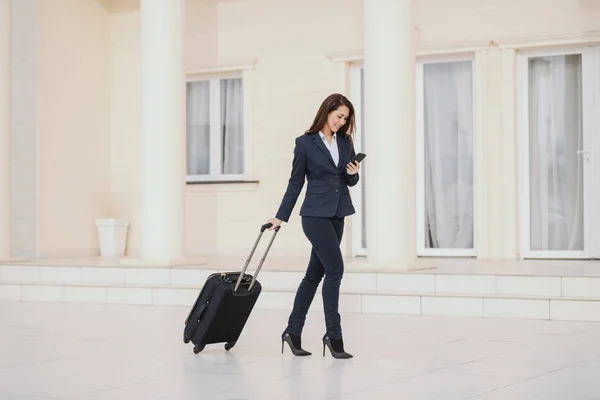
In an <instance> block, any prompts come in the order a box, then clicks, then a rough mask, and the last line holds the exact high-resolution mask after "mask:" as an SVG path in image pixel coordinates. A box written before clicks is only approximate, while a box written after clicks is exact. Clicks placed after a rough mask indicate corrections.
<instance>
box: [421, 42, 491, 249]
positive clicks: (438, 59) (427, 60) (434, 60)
mask: <svg viewBox="0 0 600 400" xmlns="http://www.w3.org/2000/svg"><path fill="white" fill-rule="evenodd" d="M465 61H468V62H471V71H472V76H471V80H472V91H473V94H472V96H473V97H472V98H473V106H472V118H473V166H474V168H473V247H472V248H470V249H454V248H427V247H426V245H425V212H426V210H425V123H424V118H425V92H424V65H425V64H440V63H454V62H465ZM476 68H477V63H476V62H475V54H463V55H449V56H430V57H419V58H418V59H417V65H416V76H415V78H416V79H415V85H416V90H415V101H416V104H415V109H416V114H417V115H416V153H417V154H416V163H417V165H416V166H415V167H416V168H415V170H416V174H417V176H416V185H417V187H416V212H417V215H416V224H417V226H416V230H417V232H416V234H417V237H416V243H417V249H416V250H417V256H418V257H476V256H477V239H478V234H477V227H478V221H477V219H478V213H477V205H478V199H477V183H478V182H479V180H478V179H479V178H478V176H477V165H478V163H477V158H478V157H477V138H478V133H477V130H478V121H477V107H478V101H479V100H480V99H479V98H478V96H477V90H476V89H477V87H476V85H477V82H476V80H477V70H476Z"/></svg>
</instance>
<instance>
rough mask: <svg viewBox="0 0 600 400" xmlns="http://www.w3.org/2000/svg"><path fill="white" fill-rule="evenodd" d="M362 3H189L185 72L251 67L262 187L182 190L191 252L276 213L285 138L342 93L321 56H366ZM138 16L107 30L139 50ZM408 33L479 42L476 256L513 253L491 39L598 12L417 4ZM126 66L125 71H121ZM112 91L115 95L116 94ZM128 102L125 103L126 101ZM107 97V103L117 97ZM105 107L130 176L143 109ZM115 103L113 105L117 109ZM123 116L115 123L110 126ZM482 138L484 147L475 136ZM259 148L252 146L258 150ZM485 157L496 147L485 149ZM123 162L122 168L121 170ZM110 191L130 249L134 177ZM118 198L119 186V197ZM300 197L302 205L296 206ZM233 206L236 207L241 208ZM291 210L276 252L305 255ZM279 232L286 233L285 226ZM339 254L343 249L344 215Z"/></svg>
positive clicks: (511, 191)
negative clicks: (126, 223) (127, 228)
mask: <svg viewBox="0 0 600 400" xmlns="http://www.w3.org/2000/svg"><path fill="white" fill-rule="evenodd" d="M362 23H363V20H362V2H360V1H356V0H352V1H329V2H322V1H315V0H311V1H304V2H287V1H276V0H260V1H254V0H253V1H249V0H248V1H207V0H202V1H200V0H189V1H188V18H187V26H186V40H187V43H186V67H187V69H188V70H189V71H195V70H198V69H203V68H215V67H217V68H218V67H226V66H230V65H247V64H252V63H254V62H255V63H256V64H255V68H254V70H253V76H252V80H251V82H249V84H251V85H252V88H253V109H252V114H251V116H252V120H253V130H252V137H253V139H254V141H253V144H254V148H255V149H256V150H255V152H254V153H253V154H251V155H250V156H251V157H252V158H253V161H254V163H253V165H254V172H255V173H254V176H252V177H249V178H250V179H255V180H258V181H259V182H260V183H259V184H253V183H252V184H231V185H226V184H223V185H193V186H188V205H187V224H188V226H187V248H188V252H189V254H232V253H235V254H238V253H240V254H241V253H244V252H246V251H247V249H248V247H249V246H250V245H251V241H252V240H253V238H254V235H255V233H256V228H257V226H258V225H259V224H260V223H261V222H262V221H264V220H265V219H267V218H268V217H271V216H272V215H274V213H275V210H276V208H277V206H278V205H279V202H280V199H281V196H282V194H283V191H284V190H285V185H286V182H287V178H288V173H289V169H290V164H291V153H292V146H293V138H294V137H295V136H297V135H299V134H301V133H302V132H303V131H304V130H305V129H306V128H307V126H308V124H310V122H311V120H312V117H313V115H314V112H315V110H316V108H317V107H318V105H319V103H320V101H321V100H322V99H323V98H324V97H325V96H326V95H327V94H329V93H331V92H333V91H340V92H343V93H348V85H347V79H348V76H347V69H346V65H345V64H344V63H340V62H335V61H332V60H331V59H330V58H328V56H330V55H340V54H358V55H359V56H358V57H357V58H358V59H360V54H361V53H362V50H363V48H362V31H363V27H362ZM138 24H139V15H138V14H137V12H134V13H129V14H123V15H115V16H113V18H112V34H113V36H118V37H120V38H122V40H123V41H125V42H126V43H130V44H131V45H132V46H133V45H134V44H135V45H136V46H138V47H139V33H138V32H139V30H138ZM415 26H416V28H417V29H418V38H419V49H420V51H422V52H423V51H432V52H436V51H441V50H443V49H445V50H446V51H449V52H450V53H452V49H458V48H461V47H465V46H469V45H476V46H479V47H480V48H481V49H480V51H479V52H478V54H477V56H476V57H475V58H476V62H477V65H478V66H479V68H478V71H479V72H478V73H479V76H478V78H477V79H478V84H479V88H480V93H479V95H480V97H479V99H478V104H477V106H478V108H480V111H479V112H480V117H481V118H480V122H479V128H480V132H479V133H478V137H479V139H480V142H479V147H478V150H479V157H480V158H479V168H481V171H480V173H479V178H478V181H477V182H478V183H479V188H478V195H479V200H478V204H477V207H478V211H479V212H478V228H479V229H478V246H479V255H480V256H481V257H484V258H503V257H505V258H513V257H515V256H516V255H517V252H518V247H517V239H516V238H517V222H518V221H517V219H516V218H517V207H516V204H517V192H516V184H517V181H516V160H517V157H516V125H515V122H516V121H515V110H514V101H515V97H514V96H515V91H514V82H515V74H514V62H515V53H514V51H512V50H504V51H502V50H500V49H497V48H496V47H494V46H491V47H485V46H484V47H482V46H481V45H487V43H489V42H490V41H496V42H500V43H504V42H507V41H519V40H530V39H536V38H541V37H550V39H551V40H554V39H558V38H557V36H562V35H569V34H578V33H585V32H590V31H599V30H600V7H599V6H598V5H597V4H595V3H594V2H593V1H573V0H551V1H549V0H530V1H523V0H519V1H511V0H502V1H500V0H485V1H482V0H462V1H460V2H457V1H453V2H448V1H443V0H417V1H416V2H415ZM115 46H117V47H116V48H117V49H118V48H120V46H121V45H117V44H116V42H115V41H114V40H113V47H112V50H113V69H112V74H113V83H112V86H113V92H114V91H115V90H119V92H121V91H124V90H123V88H124V87H128V88H131V89H135V90H133V91H131V92H130V93H129V94H126V93H123V96H125V97H121V98H120V100H119V102H122V103H134V100H135V101H138V100H139V87H137V86H136V85H137V83H136V84H133V83H132V82H129V83H127V82H125V81H121V80H119V79H118V78H117V80H116V81H115V80H114V79H115V77H120V78H124V77H125V76H126V75H127V74H129V75H132V74H133V72H134V71H136V70H138V68H139V66H138V65H136V66H135V68H134V66H133V65H134V64H132V63H138V62H139V61H138V58H135V59H134V57H133V54H136V51H139V49H138V50H132V52H130V53H122V54H121V53H119V52H118V51H117V53H119V54H121V58H120V59H119V58H118V57H119V56H117V55H116V54H115ZM125 71H128V72H127V74H126V73H125ZM115 88H119V89H115ZM127 99H129V100H127ZM113 101H114V98H113ZM129 107H132V111H133V113H132V114H128V113H127V111H126V110H127V109H128V108H121V107H116V106H115V103H113V106H112V110H113V113H116V115H119V116H118V117H117V116H116V115H114V114H113V118H112V121H113V124H111V135H112V137H113V138H115V137H119V138H121V140H122V141H123V143H127V144H128V145H129V146H130V147H129V148H127V149H126V148H124V147H123V148H121V147H119V146H118V145H117V144H116V143H114V142H113V151H114V149H115V148H117V147H119V150H118V151H119V152H120V153H122V154H127V159H129V160H131V161H132V164H131V166H130V167H131V168H132V170H133V171H136V168H137V165H138V163H139V162H138V161H139V160H138V158H137V157H139V153H138V151H139V150H138V148H139V146H136V145H135V141H136V140H139V139H137V137H138V135H139V124H137V123H136V122H133V121H132V120H133V119H132V118H131V117H132V116H135V117H136V118H137V113H138V112H139V110H138V109H136V108H135V106H131V105H130V106H129ZM117 108H118V110H117ZM114 121H120V124H114ZM481 139H482V140H483V144H482V141H481ZM259 149H260V150H259ZM492 150H493V151H492ZM125 165H126V163H123V164H122V166H123V167H124V166H125ZM112 168H113V184H115V182H120V185H121V186H120V187H122V188H123V189H124V190H123V191H121V190H119V191H118V192H119V194H118V195H117V198H119V199H121V200H122V201H123V202H122V203H119V204H118V205H117V207H116V209H115V210H116V211H117V212H119V216H122V217H126V218H131V219H132V221H133V226H132V235H131V236H130V245H131V249H132V250H133V251H135V249H136V246H137V243H138V242H139V231H137V230H136V225H137V223H138V222H139V217H138V214H137V210H136V209H135V207H136V204H137V200H138V199H137V197H136V196H138V193H139V188H138V185H137V183H136V177H137V175H136V174H139V171H136V172H135V173H132V172H131V171H126V170H121V169H120V168H116V167H115V155H114V154H113V159H112ZM116 192H117V191H115V193H116ZM301 201H302V198H300V199H299V202H301ZM240 204H243V206H242V207H241V206H240ZM298 209H299V205H298V206H297V207H296V209H295V213H294V216H293V217H292V219H291V223H290V224H287V225H285V226H284V229H285V232H286V233H285V234H284V235H280V236H279V237H278V242H279V243H278V245H277V246H275V247H274V248H273V253H274V254H276V253H278V254H289V255H303V254H306V251H307V249H308V246H307V242H306V239H305V238H304V236H303V234H302V231H301V226H300V220H299V218H297V212H298ZM282 232H283V231H282ZM345 239H346V243H345V244H344V248H345V249H346V251H347V254H350V242H351V240H350V239H351V220H350V219H348V224H347V230H346V235H345Z"/></svg>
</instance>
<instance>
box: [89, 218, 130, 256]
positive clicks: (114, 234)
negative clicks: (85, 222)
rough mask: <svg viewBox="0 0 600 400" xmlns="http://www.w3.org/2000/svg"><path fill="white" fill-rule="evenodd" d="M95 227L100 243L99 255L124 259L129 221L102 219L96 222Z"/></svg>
mask: <svg viewBox="0 0 600 400" xmlns="http://www.w3.org/2000/svg"><path fill="white" fill-rule="evenodd" d="M96 227H97V228H98V239H99V241H100V255H101V256H102V257H124V256H125V245H126V243H127V229H128V228H129V221H125V220H123V219H115V218H102V219H97V220H96Z"/></svg>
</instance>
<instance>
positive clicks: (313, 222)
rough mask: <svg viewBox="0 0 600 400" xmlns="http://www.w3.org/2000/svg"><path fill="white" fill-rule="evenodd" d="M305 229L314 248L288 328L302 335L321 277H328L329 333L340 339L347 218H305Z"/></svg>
mask: <svg viewBox="0 0 600 400" xmlns="http://www.w3.org/2000/svg"><path fill="white" fill-rule="evenodd" d="M302 229H303V230H304V234H305V235H306V237H307V238H308V240H309V241H310V243H311V244H312V251H311V253H310V261H309V263H308V268H307V269H306V274H305V275H304V279H302V282H301V283H300V286H299V287H298V291H297V292H296V298H295V300H294V308H293V310H292V313H291V314H290V318H289V321H288V327H287V331H288V332H290V333H292V334H295V335H301V334H302V328H303V327H304V322H305V321H306V313H307V312H308V309H309V307H310V304H311V303H312V301H313V299H314V297H315V293H316V291H317V287H318V286H319V283H320V282H321V279H322V278H323V276H325V280H324V281H323V290H322V292H323V308H324V311H325V326H326V327H327V334H328V335H329V336H330V337H331V338H333V339H341V338H342V325H341V318H340V314H339V312H338V304H339V297H340V284H341V281H342V275H343V274H344V260H343V258H342V252H341V250H340V242H341V240H342V234H343V233H344V219H343V218H337V217H333V218H317V217H302Z"/></svg>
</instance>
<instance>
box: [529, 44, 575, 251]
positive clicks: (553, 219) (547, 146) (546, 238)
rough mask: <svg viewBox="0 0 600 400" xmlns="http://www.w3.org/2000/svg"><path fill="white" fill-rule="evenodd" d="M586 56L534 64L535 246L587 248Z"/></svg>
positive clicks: (531, 163) (532, 177)
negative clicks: (583, 72) (583, 74)
mask: <svg viewBox="0 0 600 400" xmlns="http://www.w3.org/2000/svg"><path fill="white" fill-rule="evenodd" d="M582 145H583V129H582V96H581V56H580V55H569V56H554V57H538V58H532V59H531V60H530V62H529V166H530V169H529V173H530V175H529V177H530V214H531V219H530V226H531V236H530V239H531V241H530V244H531V250H563V251H564V250H583V157H582V156H580V155H578V154H577V151H578V150H582Z"/></svg>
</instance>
